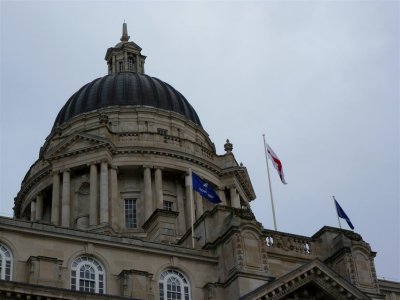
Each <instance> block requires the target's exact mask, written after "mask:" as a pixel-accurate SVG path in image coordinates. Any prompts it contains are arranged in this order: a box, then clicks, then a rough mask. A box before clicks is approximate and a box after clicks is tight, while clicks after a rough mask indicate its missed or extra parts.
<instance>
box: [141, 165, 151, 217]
mask: <svg viewBox="0 0 400 300" xmlns="http://www.w3.org/2000/svg"><path fill="white" fill-rule="evenodd" d="M143 181H144V210H145V220H144V222H146V220H147V219H148V218H149V217H150V216H151V214H152V213H153V192H152V190H151V170H150V168H149V167H145V168H144V171H143Z"/></svg>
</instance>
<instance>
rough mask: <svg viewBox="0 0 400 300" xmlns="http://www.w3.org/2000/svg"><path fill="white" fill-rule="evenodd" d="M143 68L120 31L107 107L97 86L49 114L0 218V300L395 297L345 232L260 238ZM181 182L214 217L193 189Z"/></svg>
mask: <svg viewBox="0 0 400 300" xmlns="http://www.w3.org/2000/svg"><path fill="white" fill-rule="evenodd" d="M145 58H146V57H145V56H143V55H142V54H141V48H140V47H139V46H138V45H136V44H135V43H133V42H129V36H128V33H127V28H126V24H124V26H123V34H122V37H121V42H120V43H118V44H117V45H116V46H115V47H111V48H109V49H108V50H107V54H106V57H105V59H106V61H107V64H108V72H109V74H110V75H115V77H112V78H113V79H112V80H113V84H112V88H111V90H110V91H109V93H110V96H107V97H106V96H104V95H103V94H104V93H106V92H107V91H105V85H104V81H106V80H109V78H111V77H108V78H104V79H101V80H99V81H94V82H92V83H91V84H89V85H87V86H85V87H84V88H82V89H81V90H80V91H79V92H78V93H77V94H76V95H77V96H76V97H75V98H74V97H72V98H71V99H70V100H69V102H68V103H67V104H68V106H65V107H64V108H63V109H62V110H61V112H60V115H59V116H58V117H57V120H61V121H60V122H56V124H55V126H54V127H53V129H52V130H51V133H50V135H49V136H48V137H47V139H46V142H45V144H44V145H43V147H42V148H41V150H40V154H39V159H38V160H37V161H36V162H35V163H34V164H33V165H32V167H31V168H30V169H29V171H28V172H27V174H26V176H25V178H24V179H23V181H22V185H21V190H20V191H19V193H18V195H17V197H16V198H15V207H14V218H13V219H10V218H0V250H1V252H0V254H1V258H2V259H1V262H0V264H1V272H0V275H1V281H0V298H6V299H7V298H9V299H14V298H22V299H187V300H190V299H195V300H197V299H398V298H399V297H400V296H399V295H400V293H399V284H398V283H393V282H386V281H379V280H378V279H377V276H376V271H375V266H374V257H375V253H374V252H373V251H372V250H371V248H370V246H369V245H368V244H367V243H366V242H365V241H363V239H362V237H361V236H360V235H358V234H357V233H354V232H351V231H347V230H341V229H337V228H331V227H324V228H322V229H321V230H320V231H319V232H317V233H316V234H315V235H313V236H312V237H304V236H298V235H293V234H289V233H283V232H277V231H271V230H266V229H264V228H263V227H262V225H261V224H260V223H259V222H257V220H256V219H255V217H254V215H253V213H252V211H251V208H250V205H249V203H250V201H252V200H254V199H255V197H256V196H255V193H254V190H253V187H252V184H251V181H250V178H249V176H248V173H247V170H246V168H245V167H244V166H243V165H242V164H240V165H239V164H238V163H237V161H236V159H235V157H234V154H233V152H232V150H233V145H232V144H231V143H230V142H229V141H227V143H226V145H225V151H226V153H225V154H223V155H218V154H217V153H216V150H215V146H214V144H213V143H212V141H211V140H210V138H209V136H208V134H207V132H206V131H205V130H204V129H203V128H202V126H201V124H200V122H199V120H198V118H197V115H196V113H195V112H194V110H192V108H191V106H190V104H188V103H187V102H186V100H185V99H184V98H183V97H182V96H181V95H180V94H179V92H177V91H175V90H172V88H170V87H169V86H168V85H166V84H165V83H162V82H161V81H159V80H156V79H150V77H148V76H147V75H144V61H145ZM118 74H122V75H124V74H125V75H126V76H125V75H124V76H125V77H116V76H118ZM132 74H133V75H132ZM110 75H109V76H110ZM122 75H121V76H122ZM128 75H129V76H128ZM146 76H147V77H146ZM131 80H134V82H132V81H131ZM146 84H147V87H146V86H145V85H146ZM96 85H97V87H95V86H96ZM132 86H135V87H134V88H133V89H132ZM103 87H104V89H103V90H102V88H103ZM95 88H96V89H95ZM94 91H95V92H96V93H97V96H93V95H91V93H94ZM132 91H133V92H132ZM102 93H103V94H102ZM146 93H153V96H154V97H155V99H158V100H157V101H153V102H152V101H150V100H146V99H153V98H151V97H150V98H148V97H147V94H146ZM160 93H161V94H163V95H164V96H162V95H161V94H160ZM115 95H119V96H118V97H120V98H118V99H119V100H118V101H120V102H118V104H116V102H115V99H117V96H115ZM80 97H83V98H80ZM85 97H86V98H85ZM90 97H91V98H90ZM96 97H97V98H96ZM121 97H122V100H123V101H125V100H126V103H125V102H123V101H122V102H121ZM124 97H125V98H124ZM163 97H164V98H163ZM82 99H100V100H101V99H103V100H104V99H106V101H108V102H106V103H101V104H100V100H99V104H98V108H97V109H94V110H93V109H90V110H88V109H87V107H89V105H93V103H92V104H86V103H80V106H78V105H76V103H78V102H79V101H82ZM132 99H133V100H134V102H132V103H136V104H132V103H131V102H129V101H131V100H132ZM103 100H101V101H103ZM146 101H147V102H146ZM162 101H165V103H167V102H168V103H169V105H170V106H168V107H170V108H169V109H166V108H165V107H166V106H163V105H164V104H162ZM174 101H175V102H174ZM121 103H125V104H121ZM165 105H166V104H165ZM71 110H72V111H71ZM67 115H68V116H69V117H68V118H67V117H66V116H67ZM192 172H195V173H196V174H198V175H199V176H200V177H201V178H202V179H203V180H204V181H205V182H206V185H207V186H210V187H212V188H213V189H214V190H215V191H216V192H217V194H218V195H219V198H220V200H221V202H220V203H219V204H218V205H215V204H212V203H210V202H208V201H207V200H206V199H204V198H202V197H201V196H200V194H198V193H197V192H194V191H193V186H192V178H191V176H192ZM396 297H397V298H396Z"/></svg>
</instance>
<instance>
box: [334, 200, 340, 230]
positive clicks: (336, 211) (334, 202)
mask: <svg viewBox="0 0 400 300" xmlns="http://www.w3.org/2000/svg"><path fill="white" fill-rule="evenodd" d="M332 198H333V205H335V211H336V215H337V220H338V222H339V228H340V229H342V224H341V223H340V218H339V214H338V211H337V206H336V199H335V196H332Z"/></svg>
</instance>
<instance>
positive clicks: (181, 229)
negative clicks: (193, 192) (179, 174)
mask: <svg viewBox="0 0 400 300" xmlns="http://www.w3.org/2000/svg"><path fill="white" fill-rule="evenodd" d="M176 201H177V204H178V212H179V215H178V234H179V235H182V234H184V233H185V204H184V203H183V187H182V184H181V182H180V181H177V182H176Z"/></svg>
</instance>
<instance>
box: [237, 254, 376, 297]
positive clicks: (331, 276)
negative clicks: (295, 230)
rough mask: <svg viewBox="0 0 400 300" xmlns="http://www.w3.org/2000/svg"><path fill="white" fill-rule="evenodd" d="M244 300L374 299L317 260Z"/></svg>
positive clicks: (248, 295)
mask: <svg viewBox="0 0 400 300" xmlns="http://www.w3.org/2000/svg"><path fill="white" fill-rule="evenodd" d="M240 299H241V300H250V299H263V300H267V299H268V300H269V299H271V300H278V299H279V300H281V299H285V300H291V299H299V300H301V299H315V300H340V299H347V300H351V299H365V300H367V299H371V298H370V297H368V296H367V295H366V294H364V293H363V292H361V291H360V290H359V289H357V288H356V287H355V286H353V285H352V284H350V283H349V282H348V281H346V280H345V279H344V278H342V277H341V276H340V275H339V274H337V273H336V272H335V271H334V270H332V269H331V268H329V267H328V266H326V265H325V264H324V263H322V262H321V261H320V260H318V259H316V260H313V261H311V262H310V263H308V264H306V265H303V266H301V267H300V268H298V269H296V270H294V271H292V272H290V273H288V274H285V275H284V276H282V277H279V278H276V279H275V281H272V282H269V283H267V284H264V285H262V286H260V287H259V288H257V289H256V290H254V291H253V292H250V293H249V294H247V295H245V296H243V297H241V298H240Z"/></svg>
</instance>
